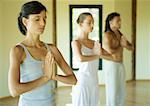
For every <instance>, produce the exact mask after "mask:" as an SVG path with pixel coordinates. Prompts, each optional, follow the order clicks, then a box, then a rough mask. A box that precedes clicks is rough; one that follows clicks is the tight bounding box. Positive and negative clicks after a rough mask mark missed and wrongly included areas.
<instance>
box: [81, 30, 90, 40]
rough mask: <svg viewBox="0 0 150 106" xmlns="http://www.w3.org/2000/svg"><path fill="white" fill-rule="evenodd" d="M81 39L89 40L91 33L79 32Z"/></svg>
mask: <svg viewBox="0 0 150 106" xmlns="http://www.w3.org/2000/svg"><path fill="white" fill-rule="evenodd" d="M79 39H83V40H87V39H89V33H86V32H84V31H80V32H79Z"/></svg>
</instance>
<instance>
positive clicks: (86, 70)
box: [74, 45, 99, 86]
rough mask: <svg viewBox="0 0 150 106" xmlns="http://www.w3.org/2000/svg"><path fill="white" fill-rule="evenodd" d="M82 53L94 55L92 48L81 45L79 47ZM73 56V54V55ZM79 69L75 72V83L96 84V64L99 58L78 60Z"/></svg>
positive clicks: (97, 64)
mask: <svg viewBox="0 0 150 106" xmlns="http://www.w3.org/2000/svg"><path fill="white" fill-rule="evenodd" d="M81 52H82V55H87V56H90V55H94V52H93V49H90V48H87V47H86V46H84V45H82V48H81ZM74 57H75V56H74ZM78 66H79V70H78V72H77V74H76V77H77V80H78V82H77V84H82V85H89V86H91V85H98V66H99V59H95V60H92V61H86V62H80V61H78Z"/></svg>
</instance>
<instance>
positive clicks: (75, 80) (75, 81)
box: [71, 75, 77, 85]
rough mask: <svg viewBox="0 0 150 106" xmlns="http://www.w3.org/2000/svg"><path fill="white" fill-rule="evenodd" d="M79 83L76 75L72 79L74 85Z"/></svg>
mask: <svg viewBox="0 0 150 106" xmlns="http://www.w3.org/2000/svg"><path fill="white" fill-rule="evenodd" d="M76 83H77V78H76V77H75V75H73V78H72V83H71V84H72V85H76Z"/></svg>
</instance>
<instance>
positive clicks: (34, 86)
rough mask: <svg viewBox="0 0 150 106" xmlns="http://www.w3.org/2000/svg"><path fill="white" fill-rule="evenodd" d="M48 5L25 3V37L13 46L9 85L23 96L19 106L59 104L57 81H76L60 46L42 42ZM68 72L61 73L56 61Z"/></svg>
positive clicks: (14, 93)
mask: <svg viewBox="0 0 150 106" xmlns="http://www.w3.org/2000/svg"><path fill="white" fill-rule="evenodd" d="M46 11H47V10H46V8H45V6H43V5H42V4H41V3H40V2H38V1H31V2H27V3H25V4H24V5H23V6H22V8H21V12H20V14H19V17H18V27H19V30H20V31H21V33H22V34H23V35H25V36H26V37H25V39H24V40H23V41H22V42H20V43H19V44H17V45H15V46H14V47H12V49H11V51H10V67H9V75H8V85H9V91H10V94H11V95H12V96H13V97H15V96H19V95H20V98H19V106H55V105H56V104H55V98H54V81H61V82H63V83H67V84H73V85H74V84H76V81H77V80H76V78H75V75H74V74H73V72H72V69H71V68H70V67H69V66H68V64H67V63H66V61H65V60H64V58H63V57H62V55H61V53H60V52H59V50H58V49H57V47H56V46H55V45H53V44H46V43H44V42H42V41H40V35H41V34H42V33H43V31H44V28H45V25H46ZM55 63H57V64H58V66H59V67H60V68H61V69H62V70H63V72H64V73H65V75H57V74H56V72H55V70H54V69H53V68H54V64H55Z"/></svg>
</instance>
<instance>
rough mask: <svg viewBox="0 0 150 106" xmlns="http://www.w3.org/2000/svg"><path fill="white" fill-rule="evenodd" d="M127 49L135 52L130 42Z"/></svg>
mask: <svg viewBox="0 0 150 106" xmlns="http://www.w3.org/2000/svg"><path fill="white" fill-rule="evenodd" d="M125 48H126V49H128V50H131V51H133V50H134V46H133V45H132V44H131V43H130V42H127V45H126V46H125Z"/></svg>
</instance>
